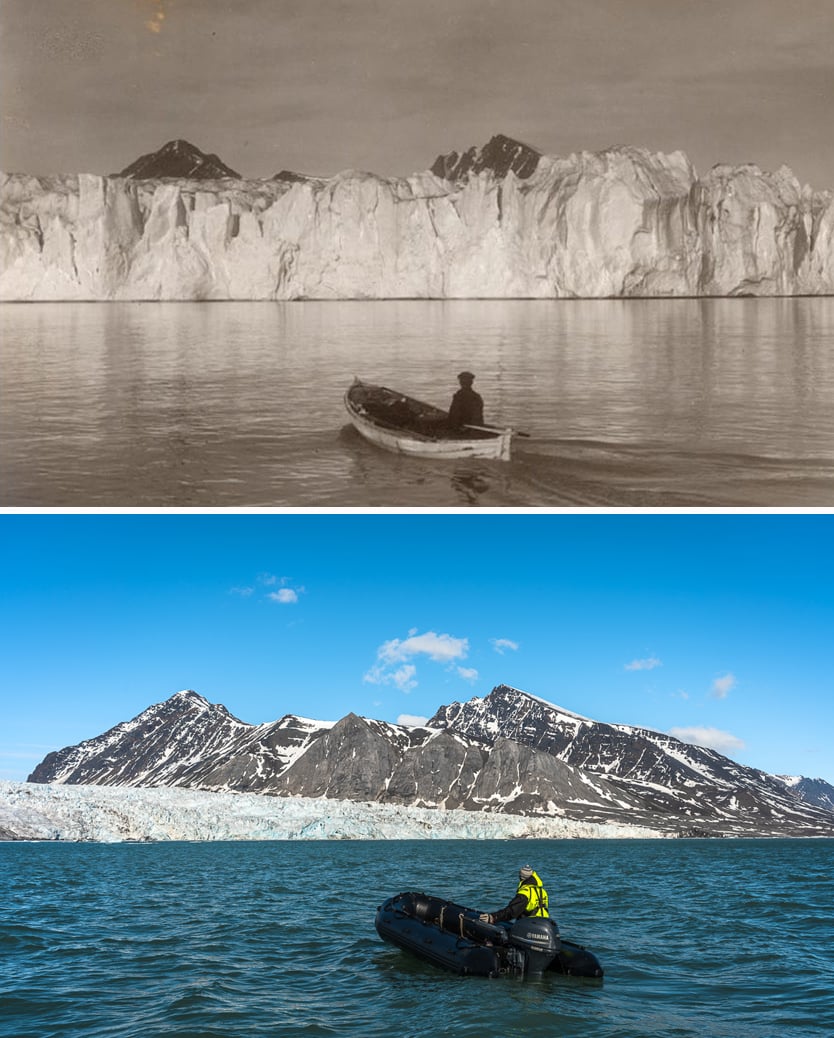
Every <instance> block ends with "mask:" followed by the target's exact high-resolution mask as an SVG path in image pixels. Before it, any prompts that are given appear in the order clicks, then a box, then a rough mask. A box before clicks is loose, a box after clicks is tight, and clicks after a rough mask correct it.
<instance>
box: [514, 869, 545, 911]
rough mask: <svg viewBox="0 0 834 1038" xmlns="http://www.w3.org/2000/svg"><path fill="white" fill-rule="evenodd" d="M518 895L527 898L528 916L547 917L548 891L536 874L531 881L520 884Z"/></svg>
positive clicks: (523, 881) (526, 880)
mask: <svg viewBox="0 0 834 1038" xmlns="http://www.w3.org/2000/svg"><path fill="white" fill-rule="evenodd" d="M516 893H518V894H521V895H522V896H524V897H526V898H527V908H526V910H525V912H524V914H525V915H526V916H534V915H537V916H547V915H549V913H548V911H547V891H546V890H545V889H544V887H543V886H542V881H541V880H540V879H539V877H538V876H537V875H536V873H535V872H534V873H533V875H532V876H531V877H530V878H529V879H525V880H522V881H521V883H519V884H518V890H517V891H516Z"/></svg>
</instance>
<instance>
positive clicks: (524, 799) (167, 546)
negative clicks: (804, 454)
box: [0, 513, 834, 1038]
mask: <svg viewBox="0 0 834 1038" xmlns="http://www.w3.org/2000/svg"><path fill="white" fill-rule="evenodd" d="M0 528H2V533H3V538H2V549H1V550H2V555H1V556H0V557H1V558H2V582H3V588H4V596H3V600H2V606H0V609H2V615H1V616H0V621H1V623H0V629H2V631H3V647H2V653H0V679H1V680H2V685H3V688H4V689H7V690H12V691H13V693H14V694H13V695H12V696H9V697H7V698H6V701H5V705H4V726H3V743H2V745H1V746H0V754H1V756H0V768H1V769H2V771H1V772H0V774H2V776H3V777H2V779H0V838H2V842H0V879H1V880H2V883H3V889H4V890H5V891H7V901H9V903H10V905H11V911H8V912H7V913H6V915H5V917H4V921H3V922H2V924H0V934H2V940H3V942H4V944H5V946H6V948H7V955H6V958H5V962H4V970H7V971H8V972H7V973H6V984H5V988H6V998H7V999H9V998H11V999H12V1008H11V1011H10V1015H9V1013H8V1012H7V1014H6V1018H5V1022H4V1023H3V1024H0V1031H1V1032H2V1033H3V1034H9V1035H12V1034H15V1035H17V1034H50V1035H64V1034H66V1035H75V1034H79V1033H82V1032H83V1033H90V1034H98V1035H108V1036H110V1035H113V1036H117V1035H126V1034H142V1035H146V1036H156V1035H159V1036H160V1038H161V1036H162V1035H165V1036H166V1038H170V1036H182V1038H184V1036H185V1035H195V1034H200V1035H222V1036H227V1038H241V1036H244V1035H247V1036H248V1035H253V1036H254V1035H260V1034H264V1035H266V1034H269V1035H282V1036H283V1035H292V1034H296V1033H299V1032H305V1031H307V1032H309V1031H311V1030H313V1031H315V1030H317V1031H319V1032H320V1033H322V1034H342V1035H357V1036H358V1035H368V1034H370V1035H379V1036H382V1035H390V1034H403V1035H433V1034H443V1033H450V1032H449V1030H448V1028H449V1023H448V1022H449V1020H450V1019H454V1020H455V1025H454V1030H455V1033H460V1034H463V1035H470V1036H473V1038H474V1036H476V1035H483V1034H488V1033H501V1034H508V1035H522V1034H523V1035H527V1036H533V1038H538V1036H541V1038H544V1036H545V1035H552V1034H554V1033H556V1034H559V1035H565V1036H576V1038H579V1036H583V1038H584V1036H591V1038H615V1036H618V1038H619V1036H623V1035H630V1036H634V1038H668V1036H669V1035H673V1034H674V1035H681V1036H687V1038H696V1036H697V1038H723V1036H725V1035H727V1034H728V1033H729V1030H730V1029H732V1031H733V1033H738V1034H747V1035H751V1036H752V1035H765V1034H767V1035H770V1034H778V1035H790V1036H792V1038H799V1036H803V1038H805V1036H808V1038H811V1036H819V1038H822V1036H823V1035H827V1034H829V1033H830V1032H831V1029H832V1027H834V1004H832V997H831V981H832V979H834V975H832V967H831V963H830V956H829V954H828V951H829V938H830V925H829V924H830V920H831V897H830V894H831V861H832V858H831V854H832V847H834V756H832V749H831V740H830V737H829V736H830V732H831V730H832V723H834V717H832V710H833V709H834V708H832V700H831V687H830V685H831V674H832V670H834V646H833V644H832V639H831V637H830V632H831V629H832V623H834V615H832V614H834V599H832V594H831V587H832V585H834V580H832V577H834V574H832V562H831V554H830V543H831V518H830V516H826V515H818V516H807V515H803V516H790V515H721V514H719V515H697V516H690V515H658V514H652V515H642V514H638V515H596V516H590V515H572V516H566V515H559V514H524V515H507V514H484V513H476V514H474V515H473V514H472V513H454V514H446V515H408V514H382V513H371V514H361V515H359V514H357V515H343V514H342V515H324V514H317V515H303V514H288V515H228V514H218V515H199V516H198V515H170V514H169V515H150V514H144V515H127V514H118V515H117V514H110V515H100V514H94V515H63V516H61V515H14V516H8V515H7V516H5V517H2V524H0ZM311 884H312V885H315V889H316V895H315V897H310V896H309V890H308V888H309V886H310V885H311ZM707 948H708V949H709V954H706V951H705V949H707ZM462 982H465V987H461V983H462ZM485 985H488V986H485ZM462 997H463V998H465V999H466V1003H467V1006H468V1008H467V1012H466V1013H465V1014H462V1015H461V1014H460V1013H459V1009H460V1002H461V998H462ZM456 1014H457V1015H456Z"/></svg>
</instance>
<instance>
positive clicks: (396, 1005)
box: [0, 840, 834, 1038]
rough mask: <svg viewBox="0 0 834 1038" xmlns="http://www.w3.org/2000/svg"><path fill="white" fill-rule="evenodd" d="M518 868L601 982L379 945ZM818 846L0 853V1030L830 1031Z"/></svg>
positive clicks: (785, 1037)
mask: <svg viewBox="0 0 834 1038" xmlns="http://www.w3.org/2000/svg"><path fill="white" fill-rule="evenodd" d="M523 860H524V861H530V862H532V863H533V864H534V865H535V866H536V867H537V869H538V870H539V872H540V873H541V875H542V877H543V879H544V880H545V882H546V885H547V887H548V888H549V890H550V894H551V906H555V907H556V913H555V914H556V916H557V918H558V920H559V923H560V926H561V929H562V933H563V935H564V936H566V937H568V938H571V939H574V940H578V941H580V942H581V943H584V944H586V945H587V946H588V947H589V948H591V949H592V950H593V951H594V952H596V953H597V955H598V956H599V958H600V959H601V961H602V963H603V965H604V967H605V970H606V975H605V980H604V981H603V982H602V983H600V982H590V981H585V982H583V981H578V980H572V979H570V978H563V977H558V976H547V977H544V978H542V979H539V980H511V979H500V980H487V979H482V978H475V977H470V978H460V977H457V976H454V975H451V974H447V973H444V972H442V971H440V970H438V969H436V968H434V967H432V966H429V965H427V964H424V963H422V962H420V961H418V960H416V959H414V958H412V957H410V956H408V955H407V954H406V953H405V952H402V951H400V950H398V949H396V948H394V947H391V946H389V945H386V944H383V943H382V942H381V941H380V939H379V938H378V936H377V934H376V931H375V930H374V925H373V921H374V912H375V909H376V907H377V905H378V904H379V903H380V902H381V901H382V900H383V899H384V898H385V897H386V896H388V895H389V894H393V893H396V892H398V891H400V890H408V889H423V890H425V891H426V892H429V893H436V894H440V895H443V896H447V897H449V898H451V899H454V900H457V901H459V902H461V903H463V904H467V905H471V906H473V907H483V908H484V909H487V908H496V907H499V906H500V905H501V904H503V903H505V902H506V900H508V898H509V897H510V896H511V894H512V892H513V889H514V880H515V872H516V869H517V867H518V865H519V864H520V863H522V861H523ZM832 877H834V841H830V840H820V841H815V840H806V841H799V840H774V841H765V840H762V841H729V840H728V841H723V840H713V841H524V842H513V841H486V842H478V843H470V842H465V841H455V842H444V841H388V842H353V841H350V842H335V843H301V842H289V843H205V844H117V845H91V844H53V843H49V844H8V843H7V844H0V890H2V898H3V908H2V919H1V920H0V1035H3V1036H4V1038H5V1036H9V1038H12V1036H13V1038H52V1036H62V1038H64V1036H78V1038H82V1036H83V1038H114V1036H120V1038H140V1036H141V1038H156V1036H163V1035H164V1036H165V1038H198V1036H199V1038H213V1036H217V1038H221V1036H222V1038H247V1036H250V1035H251V1036H257V1035H270V1036H277V1038H280V1036H284V1035H357V1036H359V1035H363V1036H364V1035H380V1036H381V1035H386V1036H389V1035H402V1036H414V1038H417V1036H426V1038H428V1036H437V1035H455V1036H461V1038H464V1036H478V1038H482V1036H486V1035H490V1036H492V1035H495V1036H503V1038H511V1036H522V1035H523V1036H525V1038H539V1036H542V1038H543V1036H545V1035H547V1036H558V1038H570V1036H583V1038H626V1036H628V1038H684V1036H686V1038H689V1036H691V1038H799V1036H811V1035H814V1036H825V1038H830V1036H831V1035H834V967H832V959H831V956H832V953H833V952H834V940H832V938H834V878H832Z"/></svg>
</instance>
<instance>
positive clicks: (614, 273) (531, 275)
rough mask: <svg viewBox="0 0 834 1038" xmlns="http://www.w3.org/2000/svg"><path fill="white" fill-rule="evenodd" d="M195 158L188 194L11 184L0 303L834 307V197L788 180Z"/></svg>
mask: <svg viewBox="0 0 834 1038" xmlns="http://www.w3.org/2000/svg"><path fill="white" fill-rule="evenodd" d="M177 143H180V144H181V145H183V147H182V148H181V151H182V152H183V153H184V152H185V151H186V150H187V149H185V148H184V145H185V143H186V142H171V144H177ZM166 147H167V146H166ZM189 147H190V146H189ZM196 150H198V149H196ZM200 154H201V155H202V153H200ZM189 156H190V157H188V159H187V163H191V165H190V166H188V168H189V169H190V172H189V173H188V175H186V176H182V177H179V178H177V177H174V178H172V177H170V176H167V175H164V176H156V177H151V178H150V179H145V178H144V173H143V172H142V170H149V169H150V170H154V169H158V167H155V166H154V164H153V162H151V161H150V160H151V159H153V156H150V157H147V156H146V157H143V158H147V159H148V160H149V163H148V164H146V165H143V166H142V168H141V169H140V170H139V171H138V172H134V173H132V174H131V175H129V176H120V177H101V176H96V175H92V174H85V173H81V174H78V175H67V176H53V177H34V176H29V175H26V174H0V299H2V300H73V299H79V300H80V299H84V300H87V299H92V300H111V299H142V300H146V299H147V300H150V299H171V300H177V299H182V300H187V299H274V300H290V299H381V298H412V299H430V298H437V299H455V298H528V299H560V298H610V297H622V298H625V297H661V296H662V297H682V296H735V295H800V294H804V295H823V294H832V293H834V199H833V198H832V195H831V193H830V192H814V191H812V190H811V189H810V188H808V187H804V186H802V185H801V184H800V183H799V182H798V181H797V179H796V177H794V176H793V174H792V173H791V171H790V170H789V169H788V168H787V167H782V168H781V169H780V170H778V171H777V172H776V173H769V172H766V171H763V170H761V169H759V168H758V167H757V166H753V165H745V166H732V167H731V166H716V167H715V168H714V169H712V170H711V171H709V172H708V173H707V174H705V175H703V176H699V175H698V174H697V173H696V171H695V169H694V168H693V166H692V164H691V163H690V162H689V160H688V158H687V157H686V155H684V154H683V153H682V152H673V153H671V154H662V153H654V152H650V151H648V150H646V149H641V148H634V147H623V148H611V149H608V150H605V151H602V152H597V153H588V152H582V153H577V154H573V155H570V156H568V157H567V158H558V157H553V156H547V155H540V154H539V153H538V152H537V151H535V149H532V148H530V147H529V146H527V145H522V144H520V143H519V142H517V141H512V140H511V139H510V138H506V137H502V136H501V135H498V136H496V137H493V138H492V140H491V141H490V142H488V144H487V145H485V146H484V147H482V148H474V149H473V148H470V149H468V150H466V151H464V152H463V153H461V154H459V153H457V152H452V153H450V154H449V155H446V156H439V157H438V159H436V160H435V163H434V165H433V167H432V171H429V170H426V171H424V172H419V173H415V174H413V175H411V176H409V177H394V178H388V177H379V176H375V175H374V174H372V173H366V172H360V171H356V170H347V171H344V172H342V173H338V174H336V175H335V176H332V177H329V178H312V177H306V176H303V175H301V174H295V173H291V172H289V171H282V172H281V173H279V174H276V177H275V178H273V179H271V180H245V179H241V178H239V177H237V176H230V175H229V173H233V172H234V171H230V170H229V168H228V167H226V166H225V165H224V164H222V163H219V165H217V164H215V163H214V162H212V163H211V164H207V163H206V162H201V163H198V164H197V166H195V165H194V156H193V155H192V154H191V153H190V152H189ZM168 157H169V158H171V156H170V155H169V156H168ZM208 158H212V159H215V158H216V156H213V157H208V156H204V159H208ZM139 161H141V160H139ZM218 162H219V160H218ZM134 165H135V164H134ZM177 168H180V167H177ZM182 168H185V167H182ZM130 169H131V167H128V170H130ZM170 169H171V167H170V166H169V165H166V166H165V167H164V171H165V173H166V174H167V173H168V172H169V171H170ZM125 172H127V170H126V171H125ZM208 172H214V173H216V174H217V177H216V178H215V179H205V177H206V174H207V173H208Z"/></svg>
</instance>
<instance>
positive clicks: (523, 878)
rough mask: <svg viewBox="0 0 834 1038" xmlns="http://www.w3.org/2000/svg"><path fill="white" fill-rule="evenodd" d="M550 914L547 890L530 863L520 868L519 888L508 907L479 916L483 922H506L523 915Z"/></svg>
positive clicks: (546, 915)
mask: <svg viewBox="0 0 834 1038" xmlns="http://www.w3.org/2000/svg"><path fill="white" fill-rule="evenodd" d="M548 915H549V913H548V911H547V891H546V890H545V889H544V887H543V886H542V881H541V880H540V879H539V877H538V875H537V874H536V873H535V872H534V871H533V869H532V867H531V866H530V865H522V866H521V868H520V869H519V870H518V890H517V891H516V894H515V897H514V898H513V899H512V901H510V903H509V904H508V905H507V907H506V908H501V909H499V910H498V911H497V912H484V913H483V914H482V915H480V916H479V917H478V918H479V919H480V920H481V922H482V923H504V922H507V921H508V920H512V919H519V918H520V917H521V916H545V917H548Z"/></svg>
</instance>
